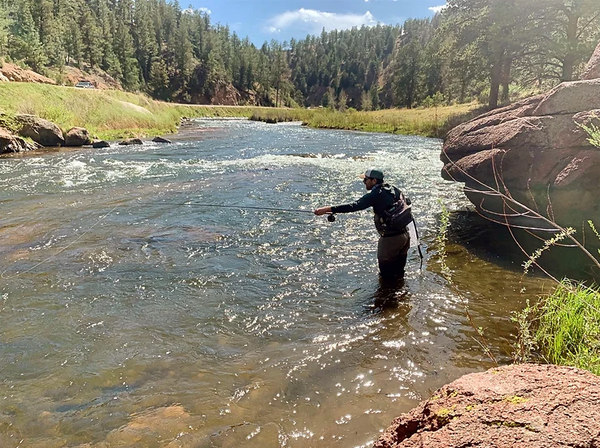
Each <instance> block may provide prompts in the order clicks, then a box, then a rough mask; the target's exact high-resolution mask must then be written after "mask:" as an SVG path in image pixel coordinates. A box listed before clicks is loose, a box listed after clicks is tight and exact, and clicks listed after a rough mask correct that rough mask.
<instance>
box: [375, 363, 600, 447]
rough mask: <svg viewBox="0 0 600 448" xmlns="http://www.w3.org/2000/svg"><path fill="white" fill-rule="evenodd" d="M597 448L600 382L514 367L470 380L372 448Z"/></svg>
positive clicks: (395, 425)
mask: <svg viewBox="0 0 600 448" xmlns="http://www.w3.org/2000/svg"><path fill="white" fill-rule="evenodd" d="M467 446H473V447H476V446H478V447H486V448H496V447H497V448H501V447H502V448H509V447H522V448H542V447H544V448H548V447H560V446H564V447H568V446H571V447H584V446H585V447H590V448H598V447H600V378H598V377H597V376H596V375H594V374H592V373H590V372H587V371H582V370H578V369H574V368H570V367H560V366H551V365H543V366H540V365H531V364H523V365H512V366H506V367H499V368H495V369H491V370H489V371H487V372H484V373H474V374H470V375H466V376H464V377H462V378H459V379H458V380H456V381H454V382H453V383H450V384H448V385H446V386H444V387H442V388H441V389H440V390H438V391H437V392H435V393H434V394H433V396H432V397H431V398H430V399H429V400H427V401H425V402H423V403H421V404H419V405H418V406H417V407H416V408H415V409H413V410H412V411H410V412H409V413H407V414H403V415H401V416H400V417H398V418H396V419H395V420H394V421H393V422H392V425H391V426H390V427H389V428H388V429H387V430H386V431H385V432H384V433H383V434H382V435H381V437H380V438H379V439H378V440H377V442H376V443H375V445H374V447H375V448H455V447H456V448H458V447H467Z"/></svg>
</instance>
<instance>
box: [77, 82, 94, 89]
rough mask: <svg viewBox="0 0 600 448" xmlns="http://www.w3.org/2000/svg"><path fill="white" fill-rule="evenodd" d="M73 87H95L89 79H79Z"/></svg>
mask: <svg viewBox="0 0 600 448" xmlns="http://www.w3.org/2000/svg"><path fill="white" fill-rule="evenodd" d="M75 87H78V88H80V89H95V88H96V86H95V85H94V84H92V83H91V82H90V81H79V82H78V83H77V84H75Z"/></svg>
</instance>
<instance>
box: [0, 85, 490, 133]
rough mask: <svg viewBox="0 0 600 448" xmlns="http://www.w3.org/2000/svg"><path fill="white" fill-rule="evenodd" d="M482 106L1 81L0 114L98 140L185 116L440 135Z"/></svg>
mask: <svg viewBox="0 0 600 448" xmlns="http://www.w3.org/2000/svg"><path fill="white" fill-rule="evenodd" d="M477 110H478V105H476V104H465V105H456V106H444V107H438V108H420V109H392V110H381V111H372V112H357V111H354V110H350V111H347V112H337V111H333V110H329V109H321V108H319V109H284V108H280V109H274V108H266V107H256V106H213V105H184V104H170V103H165V102H161V101H155V100H152V99H151V98H149V97H148V96H146V95H143V94H135V93H127V92H122V91H117V90H93V89H76V88H73V87H63V86H54V85H47V84H33V83H1V84H0V112H3V113H6V114H9V115H10V114H31V115H36V116H39V117H41V118H44V119H46V120H49V121H51V122H53V123H56V124H57V125H58V126H59V127H60V128H62V129H64V130H67V129H70V128H72V127H84V128H86V129H88V130H89V131H90V133H91V134H92V135H93V136H94V137H96V138H99V139H105V140H115V139H120V138H128V137H148V136H156V135H162V134H169V133H173V132H175V131H176V130H177V127H178V125H179V123H180V122H181V119H182V118H183V117H188V118H201V117H240V118H252V119H255V120H259V121H267V122H281V121H302V122H304V123H306V124H307V125H308V126H311V127H315V128H322V129H348V130H359V131H369V132H384V133H393V134H405V135H422V136H427V137H442V136H443V135H444V134H445V133H446V132H447V131H448V130H449V129H450V128H451V127H453V126H455V125H457V124H459V123H461V122H463V121H466V120H468V119H470V118H472V117H473V116H475V115H476V113H477V112H476V111H477Z"/></svg>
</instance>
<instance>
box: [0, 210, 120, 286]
mask: <svg viewBox="0 0 600 448" xmlns="http://www.w3.org/2000/svg"><path fill="white" fill-rule="evenodd" d="M118 207H119V205H115V206H114V207H113V208H111V209H110V211H109V212H108V213H107V214H105V215H103V216H101V217H100V219H98V221H96V222H95V223H94V225H92V226H91V227H90V228H88V229H87V230H86V231H85V232H83V233H82V234H81V235H79V236H78V237H77V238H75V239H74V240H73V241H71V242H70V243H69V244H67V245H66V246H65V247H63V248H61V249H60V250H59V251H58V252H56V253H55V254H53V255H50V256H49V257H48V258H46V259H45V260H42V261H40V262H39V263H37V264H35V265H33V266H32V267H30V268H29V269H27V270H26V271H23V272H18V273H16V274H15V275H11V276H10V277H5V276H4V274H5V273H6V271H7V270H8V269H5V270H4V271H2V274H0V278H2V279H6V280H10V279H13V278H17V277H20V276H21V275H23V274H27V273H28V272H31V271H33V270H34V269H35V268H37V267H39V266H41V265H43V264H45V263H48V262H49V261H50V260H52V259H54V258H56V257H57V256H58V255H60V254H61V253H63V252H64V251H65V250H67V249H68V248H69V247H71V246H72V245H73V244H75V243H76V242H78V241H79V240H81V239H82V238H83V237H84V236H85V235H87V234H88V233H90V232H91V231H92V229H93V228H94V227H96V226H97V225H98V224H100V223H101V222H102V221H104V220H105V219H106V218H107V217H108V216H109V215H110V214H111V213H112V212H114V211H115V210H116V209H117V208H118Z"/></svg>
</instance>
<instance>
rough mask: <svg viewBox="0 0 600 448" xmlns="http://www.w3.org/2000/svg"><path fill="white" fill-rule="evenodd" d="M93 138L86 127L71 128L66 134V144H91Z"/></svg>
mask: <svg viewBox="0 0 600 448" xmlns="http://www.w3.org/2000/svg"><path fill="white" fill-rule="evenodd" d="M92 143H93V142H92V138H91V137H90V133H89V132H88V130H87V129H85V128H77V127H76V128H71V129H70V130H69V131H68V132H67V134H66V135H65V146H83V145H91V144H92Z"/></svg>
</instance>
